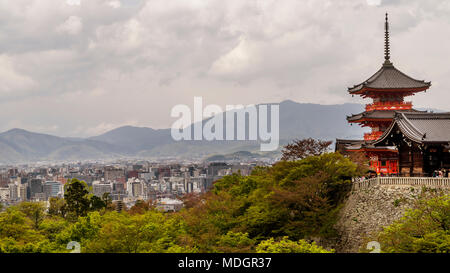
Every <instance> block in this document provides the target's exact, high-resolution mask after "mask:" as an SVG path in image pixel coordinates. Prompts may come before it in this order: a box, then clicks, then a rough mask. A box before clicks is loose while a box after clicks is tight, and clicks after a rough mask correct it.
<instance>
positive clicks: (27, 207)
mask: <svg viewBox="0 0 450 273" xmlns="http://www.w3.org/2000/svg"><path fill="white" fill-rule="evenodd" d="M17 209H18V210H20V211H21V212H22V213H23V214H25V215H26V216H27V217H28V218H29V219H30V220H31V221H32V222H33V227H34V229H38V228H39V224H40V223H41V222H42V220H44V217H45V209H46V208H45V205H44V204H43V203H41V202H22V203H20V204H19V205H18V206H17Z"/></svg>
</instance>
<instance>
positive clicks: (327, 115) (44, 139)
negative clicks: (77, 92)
mask: <svg viewBox="0 0 450 273" xmlns="http://www.w3.org/2000/svg"><path fill="white" fill-rule="evenodd" d="M361 111H363V106H362V105H360V104H342V105H318V104H303V103H296V102H293V101H284V102H282V103H280V142H281V143H280V145H283V144H286V143H287V142H289V141H291V140H292V139H295V138H306V137H312V138H317V139H323V140H334V139H336V138H361V136H362V134H363V130H362V129H361V128H360V127H359V126H350V125H348V124H347V121H346V119H345V117H346V116H347V115H351V114H356V113H359V112H361ZM259 147H260V146H259V143H258V141H212V142H209V141H180V142H175V141H174V140H173V139H172V137H171V134H170V129H160V130H155V129H151V128H145V127H133V126H124V127H120V128H117V129H114V130H111V131H108V132H106V133H104V134H102V135H99V136H94V137H90V138H87V139H82V138H62V137H56V136H52V135H47V134H39V133H33V132H29V131H25V130H22V129H13V130H10V131H7V132H4V133H1V134H0V163H21V162H34V161H65V160H86V159H107V158H110V159H111V158H114V157H121V156H127V157H129V156H136V157H142V158H150V157H152V158H155V157H185V158H193V157H197V158H198V157H208V156H212V155H220V154H224V155H229V154H233V153H235V152H239V151H248V152H259ZM271 154H273V153H271Z"/></svg>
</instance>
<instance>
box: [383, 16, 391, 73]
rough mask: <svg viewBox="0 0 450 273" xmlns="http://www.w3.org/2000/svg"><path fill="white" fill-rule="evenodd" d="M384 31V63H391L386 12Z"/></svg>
mask: <svg viewBox="0 0 450 273" xmlns="http://www.w3.org/2000/svg"><path fill="white" fill-rule="evenodd" d="M384 29H385V33H384V59H385V61H384V65H392V63H391V51H390V44H389V19H388V13H387V12H386V23H385V26H384Z"/></svg>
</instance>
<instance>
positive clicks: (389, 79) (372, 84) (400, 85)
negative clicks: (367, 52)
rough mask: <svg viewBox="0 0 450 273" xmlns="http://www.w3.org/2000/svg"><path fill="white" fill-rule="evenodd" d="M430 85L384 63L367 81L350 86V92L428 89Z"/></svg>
mask: <svg viewBox="0 0 450 273" xmlns="http://www.w3.org/2000/svg"><path fill="white" fill-rule="evenodd" d="M430 86H431V83H430V82H425V81H419V80H416V79H413V78H411V77H410V76H408V75H406V74H404V73H403V72H401V71H400V70H398V69H397V68H395V67H394V66H393V65H392V64H384V65H383V66H382V67H381V69H380V70H378V71H377V73H375V74H374V75H373V76H372V77H370V78H369V79H368V80H367V81H365V82H363V83H361V84H357V85H355V86H353V87H350V88H349V89H348V91H349V92H350V93H356V92H358V91H360V90H362V89H363V88H371V89H424V88H425V89H428V88H429V87H430Z"/></svg>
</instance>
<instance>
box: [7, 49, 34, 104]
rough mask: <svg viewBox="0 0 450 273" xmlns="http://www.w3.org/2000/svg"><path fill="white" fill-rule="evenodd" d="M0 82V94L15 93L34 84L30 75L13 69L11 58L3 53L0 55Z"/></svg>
mask: <svg viewBox="0 0 450 273" xmlns="http://www.w3.org/2000/svg"><path fill="white" fill-rule="evenodd" d="M0 82H1V84H0V96H1V95H7V96H11V95H16V94H17V93H19V92H22V91H26V90H29V89H30V88H32V87H34V86H35V82H34V81H33V80H32V79H31V78H30V77H28V76H25V75H22V74H20V73H19V72H17V71H16V70H15V68H14V63H13V60H12V58H10V57H8V56H5V55H0Z"/></svg>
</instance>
